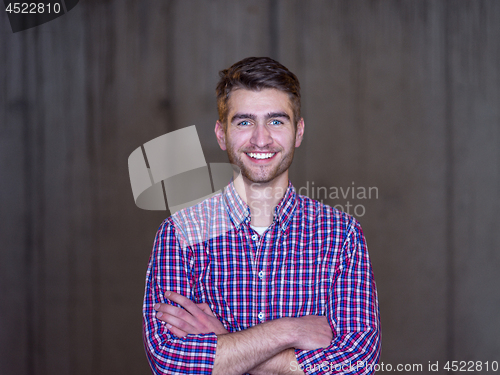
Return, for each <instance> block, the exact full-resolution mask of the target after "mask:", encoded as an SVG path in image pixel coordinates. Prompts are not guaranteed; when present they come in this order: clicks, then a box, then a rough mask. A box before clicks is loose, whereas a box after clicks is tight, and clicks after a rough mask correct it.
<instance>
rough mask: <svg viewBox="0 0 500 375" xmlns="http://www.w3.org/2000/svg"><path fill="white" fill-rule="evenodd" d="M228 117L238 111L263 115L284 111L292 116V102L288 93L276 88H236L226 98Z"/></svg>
mask: <svg viewBox="0 0 500 375" xmlns="http://www.w3.org/2000/svg"><path fill="white" fill-rule="evenodd" d="M227 103H228V109H229V111H228V112H229V113H228V115H229V116H228V117H229V118H231V116H232V115H234V114H235V113H239V112H245V113H252V114H255V115H264V114H267V113H269V112H278V111H282V112H286V113H288V114H289V115H290V118H292V114H293V109H292V102H291V101H290V97H289V95H288V93H286V92H284V91H280V90H276V89H262V90H259V91H256V90H247V89H242V88H238V89H235V90H233V91H231V94H230V95H229V100H228V102H227Z"/></svg>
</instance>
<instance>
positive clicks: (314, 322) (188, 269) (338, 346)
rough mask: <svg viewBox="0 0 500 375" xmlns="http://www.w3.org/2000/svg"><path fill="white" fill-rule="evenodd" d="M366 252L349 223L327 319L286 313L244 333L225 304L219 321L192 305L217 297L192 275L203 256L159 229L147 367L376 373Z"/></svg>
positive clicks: (167, 227)
mask: <svg viewBox="0 0 500 375" xmlns="http://www.w3.org/2000/svg"><path fill="white" fill-rule="evenodd" d="M365 246H366V245H365V243H364V237H363V235H362V232H361V228H360V227H359V225H358V224H356V223H354V225H353V226H352V227H351V228H350V229H349V235H348V236H347V237H346V239H345V240H344V243H343V245H342V252H340V251H339V253H338V254H339V258H338V261H336V263H335V268H334V271H335V272H334V273H333V272H332V280H331V283H330V284H329V286H328V290H327V291H326V290H325V293H326V294H325V295H324V297H321V298H324V299H322V302H321V305H322V306H324V310H323V311H324V314H325V315H326V316H319V315H312V314H315V313H311V312H309V314H311V315H305V314H307V312H306V313H305V314H304V313H302V314H295V313H293V314H294V315H291V314H290V315H288V314H284V315H282V316H287V315H288V316H289V317H281V318H276V317H275V318H273V319H272V320H268V321H266V322H265V323H261V324H250V325H249V326H250V328H248V327H249V326H248V325H247V327H243V328H241V327H238V326H237V325H238V322H237V321H235V320H234V316H233V315H232V312H233V311H232V310H230V309H229V307H228V305H225V303H226V302H225V301H224V300H223V299H222V300H221V304H220V305H218V306H217V307H216V308H217V309H218V310H213V312H214V313H216V314H217V317H215V316H214V314H213V313H212V311H211V309H210V308H209V306H208V305H206V304H196V303H194V302H193V301H204V300H205V301H208V300H210V298H212V299H213V298H217V295H216V296H214V295H210V293H214V291H217V288H216V287H212V289H211V290H207V289H204V288H205V286H204V285H205V284H203V283H206V282H210V276H208V277H207V279H203V280H202V279H201V278H202V277H205V275H206V274H203V273H199V274H198V273H196V272H194V271H193V270H194V269H196V267H198V265H199V264H201V262H203V261H205V259H203V257H204V256H205V255H204V252H198V253H197V254H196V255H195V254H194V253H193V250H192V249H190V248H189V247H187V248H182V247H180V246H179V244H178V242H177V240H176V236H175V229H174V227H173V225H171V223H170V224H169V223H168V222H166V223H164V224H163V225H162V227H160V230H159V231H158V234H157V237H156V239H155V246H154V249H153V253H152V255H151V259H150V265H149V268H148V274H147V280H146V291H145V298H144V310H143V318H144V329H143V332H144V343H145V347H146V354H147V356H148V360H149V362H150V365H151V368H152V369H153V371H154V373H155V374H174V373H196V374H211V373H214V374H218V373H219V374H220V373H223V374H242V373H245V372H248V373H251V374H266V373H267V374H289V373H293V374H300V373H301V371H300V368H299V366H298V364H301V369H303V370H304V372H305V373H307V374H316V373H326V372H327V371H324V370H322V369H318V368H317V367H311V366H316V365H320V364H322V363H327V364H328V365H329V367H330V368H332V366H334V365H339V364H340V365H342V364H344V363H352V364H354V365H356V366H357V367H355V368H353V369H352V368H349V370H348V371H347V370H344V368H343V369H342V372H344V373H350V374H370V373H373V371H371V370H370V369H367V366H368V365H374V364H376V363H377V362H378V357H379V354H380V322H379V316H378V302H377V295H376V289H375V282H374V280H373V275H372V273H371V265H370V262H369V259H368V253H367V250H366V247H365ZM200 257H201V258H200ZM212 266H213V264H212ZM199 269H200V268H198V270H199ZM201 269H202V270H204V269H205V268H201ZM212 272H213V271H212ZM206 285H208V284H206ZM166 291H171V292H170V294H169V295H166V294H167V293H169V292H166ZM174 291H175V292H176V293H174ZM207 293H208V294H207ZM311 298H313V297H312V296H311ZM210 303H212V302H210ZM318 303H319V302H318ZM238 306H239V305H238ZM299 307H300V306H297V308H299ZM241 311H242V310H240V314H241ZM297 311H298V310H297ZM160 312H161V313H162V314H161V316H160V314H159V313H160ZM224 314H225V315H224ZM301 315H305V316H301ZM290 316H300V317H293V318H292V317H290ZM227 319H231V321H229V320H227ZM249 321H250V320H249ZM226 328H227V329H229V330H231V331H232V332H228V331H227V330H226ZM245 328H246V329H245ZM358 363H361V367H358ZM293 370H298V371H296V372H293ZM331 372H339V371H333V370H332V371H328V373H331Z"/></svg>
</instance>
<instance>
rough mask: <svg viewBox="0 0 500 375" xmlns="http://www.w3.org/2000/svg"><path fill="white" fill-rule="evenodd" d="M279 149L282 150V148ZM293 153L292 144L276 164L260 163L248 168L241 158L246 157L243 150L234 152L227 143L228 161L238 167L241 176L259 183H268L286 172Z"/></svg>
mask: <svg viewBox="0 0 500 375" xmlns="http://www.w3.org/2000/svg"><path fill="white" fill-rule="evenodd" d="M280 151H281V152H282V151H283V150H280ZM248 152H251V151H248ZM293 154H294V148H293V145H292V146H291V147H290V151H289V152H288V153H287V154H285V155H284V156H283V157H282V158H281V160H280V162H279V163H278V164H277V165H275V166H268V165H262V166H254V167H252V168H249V167H248V164H245V163H244V162H243V160H242V159H243V158H246V157H248V156H247V155H244V152H242V151H238V152H236V151H235V150H234V148H233V147H232V145H231V144H228V145H227V156H228V158H229V162H230V163H231V164H234V165H236V166H237V167H238V168H239V169H240V171H241V174H242V175H243V177H245V178H246V179H247V180H249V181H251V182H253V183H260V184H262V183H268V182H270V181H272V180H274V179H275V178H276V177H278V176H281V174H283V173H284V172H286V171H287V170H288V168H290V165H291V164H292V161H293Z"/></svg>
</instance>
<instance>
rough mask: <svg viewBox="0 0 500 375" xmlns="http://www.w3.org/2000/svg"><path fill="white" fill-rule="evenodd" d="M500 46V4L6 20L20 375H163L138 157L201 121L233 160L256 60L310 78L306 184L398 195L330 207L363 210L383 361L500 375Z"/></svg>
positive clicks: (2, 107)
mask: <svg viewBox="0 0 500 375" xmlns="http://www.w3.org/2000/svg"><path fill="white" fill-rule="evenodd" d="M499 41H500V2H498V1H495V0H490V1H483V0H478V1H466V0H457V1H440V0H435V1H410V0H407V1H389V0H387V1H382V0H378V1H350V0H343V1H307V2H306V1H299V0H296V1H295V0H294V1H292V0H267V1H264V0H254V1H249V0H243V1H232V0H224V1H222V0H211V1H201V0H200V1H190V0H187V1H186V0H182V1H180V0H177V1H165V0H161V1H160V0H158V1H149V0H148V1H145V0H142V1H138V0H134V1H132V0H131V1H118V0H108V1H104V0H103V1H98V0H93V1H86V2H84V1H81V2H80V4H79V5H78V6H77V7H76V8H75V9H73V10H72V11H71V12H70V13H69V14H67V15H65V16H63V17H60V18H58V19H56V20H54V21H52V22H50V23H47V24H44V25H41V26H40V27H37V28H35V29H30V30H27V31H24V32H20V33H16V34H12V32H11V30H10V26H9V24H8V19H7V16H6V14H5V13H3V14H2V15H1V16H0V80H1V81H0V374H6V375H10V374H12V375H14V374H16V375H17V374H20V375H25V374H26V375H28V374H36V375H39V374H40V375H53V374H56V375H64V374H73V375H80V374H92V375H100V374H148V373H149V369H148V365H147V361H146V357H145V354H144V350H143V347H142V335H141V304H142V296H143V290H144V278H145V271H146V267H147V261H148V258H149V254H150V251H151V247H152V243H153V238H154V234H155V232H156V229H157V228H158V226H159V224H160V223H161V221H162V220H163V219H164V218H165V216H166V215H167V213H166V212H152V211H143V210H140V209H138V208H137V207H136V206H135V205H134V202H133V197H132V191H131V188H130V182H129V179H128V171H127V158H128V155H129V154H130V153H131V152H132V151H133V150H134V149H136V148H137V147H139V146H140V145H141V144H143V143H145V142H147V141H149V140H151V139H153V138H155V137H157V136H159V135H162V134H165V133H167V132H169V131H172V130H175V129H179V128H183V127H186V126H189V125H193V124H195V125H197V129H198V132H199V134H200V137H201V141H202V145H203V149H204V151H205V156H206V159H207V161H208V162H224V161H226V160H227V159H226V156H225V154H224V152H222V151H220V150H219V148H218V146H217V143H216V141H215V136H214V134H213V128H214V125H215V120H216V107H215V95H214V89H215V84H216V82H217V80H218V75H217V73H218V71H219V70H220V69H222V68H225V67H227V66H229V65H230V64H232V63H234V62H236V61H237V60H239V59H241V58H243V57H247V56H252V55H254V56H264V55H267V56H271V57H273V58H276V59H278V60H279V61H281V62H282V63H283V64H285V65H286V66H287V67H289V68H290V69H291V70H292V71H294V72H295V73H296V74H297V75H298V77H299V79H300V81H301V84H302V94H303V115H304V118H305V122H306V135H305V141H304V143H303V145H302V146H301V147H300V149H299V150H298V151H297V154H296V158H295V161H294V164H293V165H292V169H291V178H292V181H293V182H294V184H295V185H296V187H297V188H300V187H307V186H309V188H310V190H309V191H310V192H311V193H312V191H313V190H311V187H312V186H314V187H325V188H327V190H328V191H329V192H330V191H332V188H335V187H336V188H339V190H340V188H343V189H344V191H345V190H346V189H347V188H348V187H353V186H355V187H365V188H368V187H376V188H377V192H378V195H377V196H374V194H372V197H371V199H361V198H359V199H358V197H354V198H352V197H351V196H348V197H346V198H342V197H340V199H325V200H324V201H325V203H328V204H331V205H337V204H340V205H342V206H343V207H345V208H346V207H347V204H350V205H352V206H351V208H350V210H351V213H353V208H354V206H358V211H357V213H358V214H361V212H363V215H358V216H357V217H358V219H359V220H360V222H361V224H362V226H363V229H364V232H365V235H366V238H367V242H368V247H369V250H370V255H371V260H372V264H373V268H374V272H375V277H376V281H377V285H378V290H379V299H380V309H381V316H382V332H383V339H382V343H383V345H382V361H383V362H384V363H390V364H392V365H393V366H395V365H397V364H399V363H400V364H413V363H417V364H418V363H420V364H423V366H424V371H423V372H421V373H428V371H427V366H428V363H429V361H430V362H431V363H435V362H436V361H439V364H440V369H441V370H440V371H439V372H438V373H445V371H443V369H442V366H443V365H444V363H445V362H446V361H447V360H459V361H472V360H474V361H490V365H491V361H494V360H496V361H500V339H499V338H498V336H499V334H500V320H499V318H498V317H499V316H500V273H499V272H498V268H499V266H500V252H499V250H500V234H499V233H500V219H499V215H498V211H499V210H500V42H499ZM302 192H304V190H302ZM311 193H310V195H311ZM315 194H316V191H315ZM333 198H334V197H333ZM359 205H361V206H362V207H359ZM361 208H363V209H364V211H361ZM483 373H486V372H483Z"/></svg>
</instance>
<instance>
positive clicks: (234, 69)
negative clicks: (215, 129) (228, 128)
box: [215, 57, 300, 125]
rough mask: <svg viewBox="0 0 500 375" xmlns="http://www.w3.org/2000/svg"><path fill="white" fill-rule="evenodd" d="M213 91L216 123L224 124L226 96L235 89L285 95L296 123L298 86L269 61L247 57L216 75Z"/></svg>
mask: <svg viewBox="0 0 500 375" xmlns="http://www.w3.org/2000/svg"><path fill="white" fill-rule="evenodd" d="M219 76H220V80H219V83H218V84H217V88H216V90H215V92H216V95H217V110H218V111H219V121H220V122H221V123H222V124H224V123H225V122H226V120H227V115H228V111H229V108H228V105H227V102H228V100H229V94H230V93H231V91H232V90H234V89H236V88H243V89H247V90H254V91H259V90H262V89H277V90H280V91H284V92H287V93H288V96H289V97H290V102H291V104H292V109H293V117H294V123H295V125H296V124H297V121H299V119H300V83H299V80H298V79H297V76H296V75H295V74H293V73H292V72H291V71H289V70H288V69H287V68H286V67H285V66H283V65H281V64H280V63H279V62H277V61H275V60H273V59H271V58H269V57H247V58H246V59H243V60H241V61H238V62H237V63H235V64H233V65H232V66H231V67H230V68H229V69H224V70H221V71H220V72H219Z"/></svg>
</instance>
